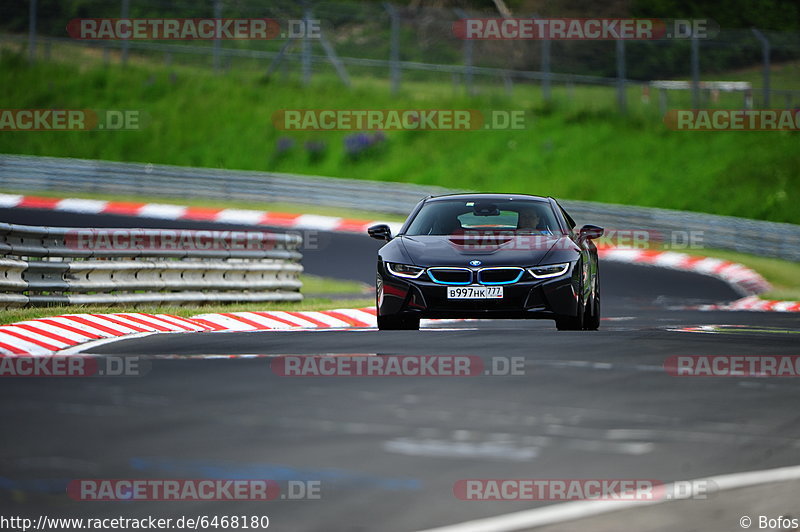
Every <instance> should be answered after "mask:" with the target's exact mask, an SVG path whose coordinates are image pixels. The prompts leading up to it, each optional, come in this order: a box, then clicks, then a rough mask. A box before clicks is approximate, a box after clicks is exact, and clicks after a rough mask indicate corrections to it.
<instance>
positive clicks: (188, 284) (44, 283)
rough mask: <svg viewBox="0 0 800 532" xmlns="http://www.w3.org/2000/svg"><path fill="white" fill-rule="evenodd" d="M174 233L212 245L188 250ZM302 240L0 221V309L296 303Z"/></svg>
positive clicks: (284, 236) (266, 235) (267, 235)
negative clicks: (37, 224)
mask: <svg viewBox="0 0 800 532" xmlns="http://www.w3.org/2000/svg"><path fill="white" fill-rule="evenodd" d="M178 233H180V234H178ZM226 233H227V232H226ZM115 235H116V236H117V240H116V241H114V236H115ZM120 235H122V236H124V238H123V239H120V238H119V236H120ZM98 236H100V237H102V236H108V237H109V238H107V239H105V240H103V239H101V238H98ZM179 237H191V238H195V239H196V241H197V242H205V243H206V244H209V246H208V247H209V248H212V249H203V248H199V247H198V248H191V249H187V248H186V247H185V246H183V245H181V244H180V239H179ZM120 240H122V245H120ZM148 242H149V243H150V244H148ZM153 242H156V243H157V244H156V245H155V246H152V243H153ZM99 243H103V245H98V244H99ZM301 243H302V238H301V237H300V236H299V235H293V234H281V233H243V232H230V233H228V234H213V233H211V232H210V231H205V232H202V231H199V232H198V231H191V232H190V231H177V230H159V229H102V230H99V229H86V228H64V227H39V226H27V225H15V224H7V223H2V222H0V307H9V306H47V305H82V304H103V305H110V304H133V305H135V304H143V303H150V304H152V303H159V304H164V303H166V304H187V303H211V302H216V303H223V302H225V303H227V302H258V301H299V300H301V299H302V295H301V294H300V287H301V282H300V280H299V278H298V276H299V274H300V272H302V270H303V267H302V266H301V265H300V263H299V261H300V258H301V254H300V252H299V251H298V248H299V246H300V244H301ZM164 244H169V245H164Z"/></svg>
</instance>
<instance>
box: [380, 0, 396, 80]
mask: <svg viewBox="0 0 800 532" xmlns="http://www.w3.org/2000/svg"><path fill="white" fill-rule="evenodd" d="M383 5H384V8H385V9H386V11H387V12H388V13H389V20H390V21H391V38H390V40H389V61H390V62H391V63H390V65H389V70H390V72H391V78H392V94H397V93H398V92H399V91H400V17H399V16H398V14H397V9H396V8H395V7H394V6H393V5H392V4H390V3H389V2H385V3H384V4H383Z"/></svg>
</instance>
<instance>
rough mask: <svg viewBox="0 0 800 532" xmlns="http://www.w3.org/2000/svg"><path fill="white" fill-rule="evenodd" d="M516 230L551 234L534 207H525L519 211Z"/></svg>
mask: <svg viewBox="0 0 800 532" xmlns="http://www.w3.org/2000/svg"><path fill="white" fill-rule="evenodd" d="M517 230H518V231H538V232H541V233H545V234H553V233H552V232H551V231H550V229H549V228H548V227H547V224H545V223H544V222H542V219H541V217H540V216H539V211H537V210H536V209H525V210H523V211H520V212H519V216H518V218H517Z"/></svg>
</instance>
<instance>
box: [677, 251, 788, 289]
mask: <svg viewBox="0 0 800 532" xmlns="http://www.w3.org/2000/svg"><path fill="white" fill-rule="evenodd" d="M689 254H693V253H692V252H691V251H690V252H689ZM697 255H703V256H706V257H714V258H718V259H724V260H729V261H731V262H737V263H739V264H743V265H745V266H747V267H749V268H751V269H753V270H755V271H757V272H758V273H760V274H761V275H762V277H764V279H766V280H767V281H769V283H770V284H771V285H772V290H770V291H769V292H765V293H763V294H759V295H760V297H761V298H762V299H777V300H781V301H800V263H797V262H790V261H786V260H780V259H773V258H769V257H757V256H754V255H748V254H746V253H739V252H737V251H728V250H721V249H703V250H700V251H699V252H698V253H697Z"/></svg>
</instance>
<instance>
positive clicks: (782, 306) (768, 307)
mask: <svg viewBox="0 0 800 532" xmlns="http://www.w3.org/2000/svg"><path fill="white" fill-rule="evenodd" d="M692 310H748V311H751V312H800V301H770V300H767V299H761V298H759V297H757V296H748V297H744V298H742V299H737V300H736V301H731V302H730V303H722V304H718V305H699V306H697V307H692Z"/></svg>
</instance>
